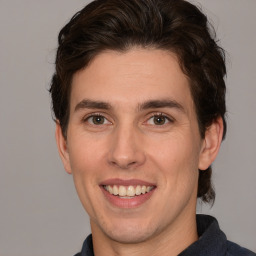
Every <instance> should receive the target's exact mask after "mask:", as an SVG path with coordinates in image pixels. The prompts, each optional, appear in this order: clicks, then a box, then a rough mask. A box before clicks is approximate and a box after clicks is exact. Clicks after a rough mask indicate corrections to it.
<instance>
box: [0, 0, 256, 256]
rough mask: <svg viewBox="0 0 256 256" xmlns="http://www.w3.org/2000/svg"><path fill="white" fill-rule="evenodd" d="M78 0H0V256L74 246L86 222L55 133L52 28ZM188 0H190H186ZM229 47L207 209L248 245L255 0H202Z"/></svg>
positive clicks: (251, 236) (252, 244)
mask: <svg viewBox="0 0 256 256" xmlns="http://www.w3.org/2000/svg"><path fill="white" fill-rule="evenodd" d="M86 2H87V1H82V0H72V1H70V0H45V1H38V0H37V1H35V0H23V1H21V0H13V1H9V0H0V33H1V34H0V86H1V93H0V168H1V169H0V170H1V171H0V256H45V255H51V256H61V255H62V256H65V255H67V256H68V255H73V254H74V253H76V252H78V251H79V249H80V247H81V246H82V241H83V240H84V238H85V237H86V235H87V234H88V233H89V232H90V228H89V224H88V218H87V216H86V214H85V212H84V210H83V208H82V206H81V205H80V202H79V200H78V198H77V196H76V192H75V189H74V186H73V181H72V176H69V175H67V174H66V173H65V171H64V170H63V167H62V164H61V162H60V160H59V157H58V153H57V149H56V146H55V140H54V123H53V122H52V120H51V112H50V98H49V95H48V92H47V89H48V88H49V81H50V78H51V75H52V72H53V63H54V56H55V48H56V45H57V33H58V31H59V30H60V28H61V27H62V26H63V25H64V24H65V23H66V22H67V21H68V20H69V18H70V17H71V16H72V15H73V14H74V13H75V12H76V11H78V10H79V9H80V8H81V7H83V6H84V5H85V4H86ZM194 2H196V1H194ZM197 2H200V3H201V4H202V5H203V6H204V10H205V11H206V12H207V13H208V15H209V17H210V19H211V20H212V22H213V23H214V25H215V27H216V29H217V34H218V37H219V38H220V42H221V45H222V46H223V47H224V48H225V49H226V50H227V52H228V56H227V57H228V64H227V65H228V77H227V87H228V92H227V106H228V135H227V138H226V140H225V142H224V143H223V145H222V149H221V152H220V155H219V156H218V158H217V160H216V161H215V163H214V183H215V188H216V191H217V198H216V202H215V205H214V206H213V208H212V209H209V207H208V206H202V205H198V212H203V213H210V214H213V215H214V216H216V217H217V218H218V220H219V222H220V225H221V227H222V229H223V230H225V232H226V234H227V236H228V238H229V239H230V240H233V241H235V242H238V243H240V244H242V245H243V246H246V247H248V248H250V249H251V250H254V251H256V221H255V216H256V196H255V195H256V186H255V181H256V167H255V158H256V148H255V145H256V115H255V110H256V100H255V96H256V85H255V81H256V72H255V67H256V51H255V50H256V32H255V25H256V21H255V11H256V1H255V0H217V1H216V0H214V1H213V0H201V1H197Z"/></svg>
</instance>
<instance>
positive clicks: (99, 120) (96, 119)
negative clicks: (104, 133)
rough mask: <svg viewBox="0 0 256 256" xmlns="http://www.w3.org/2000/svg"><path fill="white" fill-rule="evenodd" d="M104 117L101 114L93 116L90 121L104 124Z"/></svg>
mask: <svg viewBox="0 0 256 256" xmlns="http://www.w3.org/2000/svg"><path fill="white" fill-rule="evenodd" d="M104 119H105V118H104V117H103V116H93V117H92V122H93V123H94V124H104Z"/></svg>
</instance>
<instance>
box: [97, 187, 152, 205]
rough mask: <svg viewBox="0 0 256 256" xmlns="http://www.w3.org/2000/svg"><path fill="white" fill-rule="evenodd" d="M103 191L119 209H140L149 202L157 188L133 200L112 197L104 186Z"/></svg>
mask: <svg viewBox="0 0 256 256" xmlns="http://www.w3.org/2000/svg"><path fill="white" fill-rule="evenodd" d="M101 190H102V192H103V194H104V196H105V197H106V198H107V200H108V201H109V202H110V203H111V204H112V205H114V206H117V207H119V208H135V207H139V206H140V205H142V204H144V203H145V202H146V201H148V200H149V199H150V197H151V196H152V194H153V193H154V191H155V188H154V189H152V190H151V191H149V192H148V193H145V194H141V195H139V196H134V197H132V198H120V197H119V196H115V195H111V194H110V193H109V192H108V191H106V190H105V189H104V188H103V187H102V186H101Z"/></svg>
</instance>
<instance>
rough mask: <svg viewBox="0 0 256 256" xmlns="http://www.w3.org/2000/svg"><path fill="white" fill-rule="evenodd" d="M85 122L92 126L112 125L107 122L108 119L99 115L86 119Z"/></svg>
mask: <svg viewBox="0 0 256 256" xmlns="http://www.w3.org/2000/svg"><path fill="white" fill-rule="evenodd" d="M85 121H86V122H88V123H89V124H91V125H104V124H110V123H111V122H109V121H108V120H107V118H105V117H104V116H102V115H99V114H95V115H90V116H89V117H87V118H85Z"/></svg>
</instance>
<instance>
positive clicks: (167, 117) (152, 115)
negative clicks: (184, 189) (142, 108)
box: [146, 113, 174, 126]
mask: <svg viewBox="0 0 256 256" xmlns="http://www.w3.org/2000/svg"><path fill="white" fill-rule="evenodd" d="M159 117H162V118H164V124H156V123H154V124H150V125H156V126H163V125H166V124H167V123H168V122H169V123H173V122H174V120H173V119H172V118H170V117H169V116H167V115H165V114H163V113H152V114H151V115H150V117H149V118H148V119H147V121H146V122H149V120H150V119H153V118H159Z"/></svg>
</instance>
